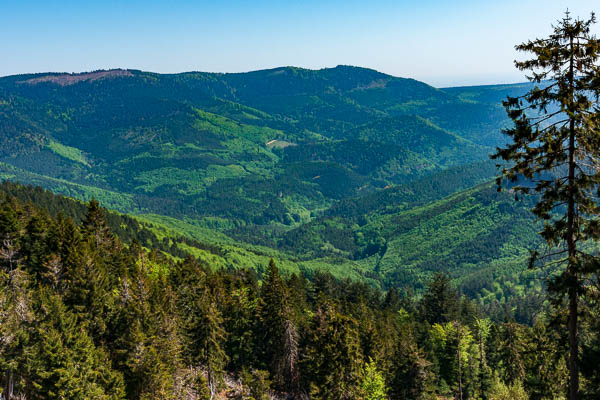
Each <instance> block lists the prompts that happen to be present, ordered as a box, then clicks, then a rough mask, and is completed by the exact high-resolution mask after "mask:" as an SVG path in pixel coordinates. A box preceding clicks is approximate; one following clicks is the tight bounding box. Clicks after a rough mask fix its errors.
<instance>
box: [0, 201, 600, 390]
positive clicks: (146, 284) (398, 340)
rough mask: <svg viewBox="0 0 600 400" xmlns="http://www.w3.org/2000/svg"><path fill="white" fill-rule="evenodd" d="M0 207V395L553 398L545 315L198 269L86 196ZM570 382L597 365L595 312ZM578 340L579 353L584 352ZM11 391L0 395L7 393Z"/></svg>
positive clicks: (447, 298)
mask: <svg viewBox="0 0 600 400" xmlns="http://www.w3.org/2000/svg"><path fill="white" fill-rule="evenodd" d="M64 206H65V210H64V212H63V213H62V214H57V215H56V216H54V217H53V216H50V214H49V212H48V210H46V209H43V208H39V207H35V206H33V205H32V204H31V203H23V202H21V201H19V200H17V199H16V198H15V197H12V196H5V198H4V199H3V200H2V202H1V203H0V236H1V237H2V238H3V241H2V248H1V250H2V251H1V259H0V285H1V289H2V290H0V334H1V336H0V338H1V341H0V379H1V381H2V389H1V390H2V393H3V396H4V397H8V398H14V396H22V397H21V398H32V399H33V398H44V399H80V398H94V399H157V398H161V399H169V398H173V399H182V398H183V399H200V398H215V399H217V398H224V397H223V396H226V395H227V396H233V397H236V396H237V398H246V399H247V398H254V399H260V398H268V397H267V396H269V395H271V396H277V397H278V398H286V397H289V398H303V397H304V398H308V397H310V398H312V399H332V400H333V399H336V400H337V399H385V398H389V399H428V398H434V396H436V395H437V396H444V397H452V396H458V397H459V398H463V399H468V398H473V399H474V398H489V399H508V398H527V397H526V396H529V397H530V398H532V399H550V398H560V397H561V396H562V394H564V393H565V390H566V364H565V353H566V348H565V346H564V341H563V333H562V332H561V331H560V330H555V329H554V328H553V325H552V324H549V323H548V322H550V321H552V320H553V318H554V317H558V318H560V315H547V314H545V313H542V314H540V315H538V317H537V318H536V319H535V323H534V324H533V325H532V326H530V325H521V324H518V323H516V322H511V321H506V322H502V321H498V322H492V321H490V320H489V319H487V318H485V317H484V316H483V313H482V310H481V309H480V308H479V306H478V305H477V304H476V303H473V302H472V301H470V300H468V299H467V298H466V297H461V296H460V295H459V293H458V292H457V291H456V289H454V287H453V285H452V284H451V282H450V280H449V279H448V278H447V277H446V276H445V275H443V274H436V275H435V276H434V277H433V278H432V279H431V280H430V281H429V283H428V285H427V287H426V289H425V291H424V294H423V296H419V297H415V296H413V295H411V294H410V292H404V291H399V290H397V289H395V288H393V289H390V290H389V291H387V293H382V292H380V291H379V290H377V289H374V288H373V287H372V286H370V285H366V284H361V283H358V282H355V281H351V280H341V281H340V280H336V279H334V278H333V277H332V276H331V275H329V274H326V273H318V274H315V275H313V276H311V277H310V279H307V277H306V276H304V275H302V274H300V275H298V274H290V275H282V274H280V272H279V269H278V268H277V266H276V264H275V263H274V262H273V261H271V262H270V263H269V265H268V266H265V270H264V273H263V274H261V275H257V274H256V273H255V272H254V271H252V270H248V269H239V270H226V269H216V270H215V269H213V268H211V266H210V265H204V264H202V263H199V262H198V261H197V260H196V259H194V258H192V257H188V258H186V259H185V260H182V261H170V259H169V258H168V257H165V255H164V253H162V252H160V251H157V250H151V251H147V250H144V249H143V248H142V247H140V246H139V244H138V243H137V242H136V241H132V243H131V244H130V245H125V244H124V243H123V242H122V241H121V240H119V238H118V237H117V236H115V235H114V233H113V232H112V230H111V229H110V228H109V227H108V224H107V221H106V218H105V214H104V212H103V211H102V209H101V208H100V207H99V206H98V203H97V202H95V201H92V202H90V203H89V204H88V205H87V208H86V210H85V214H84V215H83V217H82V218H81V222H80V223H79V224H76V223H74V222H73V220H72V219H71V218H70V217H65V215H68V214H71V213H73V211H71V210H69V209H68V203H67V204H65V205H64ZM590 307H592V309H590V311H593V312H591V313H590V314H589V318H586V324H588V325H587V326H589V330H586V335H585V337H586V340H585V346H586V351H585V356H586V357H587V358H588V361H589V362H588V364H587V365H588V366H587V369H586V370H585V372H584V374H585V379H584V382H583V391H584V393H586V394H588V395H589V396H590V398H594V396H595V395H596V393H595V390H596V388H597V385H595V382H598V379H599V378H598V376H600V375H599V374H600V371H599V370H598V359H597V354H598V353H597V352H596V350H597V348H598V343H599V340H600V339H599V338H598V335H597V332H598V331H597V330H594V327H595V326H597V325H598V323H599V322H598V319H595V318H594V317H593V316H597V315H598V310H596V309H595V308H594V307H596V305H592V304H590ZM587 349H589V350H587ZM11 396H13V397H11Z"/></svg>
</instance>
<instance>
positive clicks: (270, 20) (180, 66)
mask: <svg viewBox="0 0 600 400" xmlns="http://www.w3.org/2000/svg"><path fill="white" fill-rule="evenodd" d="M567 8H569V9H570V10H571V11H573V14H574V15H576V16H581V17H587V16H589V13H590V12H591V11H594V9H596V10H595V11H597V12H600V1H599V0H593V1H592V0H572V1H564V0H563V1H558V0H535V1H533V0H478V1H475V0H454V1H450V0H448V1H447V0H418V1H405V0H370V1H356V0H330V1H328V0H258V1H242V0H235V1H234V0H214V1H203V0H194V1H192V0H171V1H157V0H144V1H140V0H102V1H100V0H78V1H74V0H68V1H67V0H61V1H58V0H0V76H4V75H12V74H17V73H25V72H46V71H61V72H62V71H65V72H80V71H89V70H94V69H106V68H135V69H142V70H148V71H155V72H182V71H191V70H195V71H215V72H239V71H249V70H255V69H262V68H272V67H277V66H283V65H294V66H300V67H306V68H324V67H333V66H336V65H338V64H349V65H358V66H363V67H369V68H374V69H377V70H379V71H382V72H385V73H389V74H392V75H396V76H403V77H412V78H415V79H419V80H422V81H425V82H427V83H429V84H432V85H434V86H438V87H441V86H453V85H468V84H483V83H501V82H516V81H522V80H523V75H522V74H521V73H519V72H518V71H515V69H514V67H513V60H514V58H515V57H516V53H515V51H514V49H513V48H514V45H515V44H517V43H520V42H522V41H524V40H526V39H530V38H531V39H532V38H535V37H536V36H538V37H540V36H545V35H547V34H548V33H550V31H551V23H552V22H554V21H555V20H556V19H558V18H560V17H561V16H562V13H563V12H564V11H565V10H566V9H567ZM597 26H598V25H597ZM596 32H599V29H596Z"/></svg>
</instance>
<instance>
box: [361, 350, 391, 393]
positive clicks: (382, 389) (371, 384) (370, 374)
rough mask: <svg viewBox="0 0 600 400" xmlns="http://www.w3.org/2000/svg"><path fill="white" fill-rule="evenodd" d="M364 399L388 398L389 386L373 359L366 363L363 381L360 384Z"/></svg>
mask: <svg viewBox="0 0 600 400" xmlns="http://www.w3.org/2000/svg"><path fill="white" fill-rule="evenodd" d="M360 389H361V392H362V396H363V397H364V400H386V399H387V388H386V386H385V380H384V379H383V376H382V374H381V373H380V372H379V371H378V370H377V364H375V362H374V361H373V360H371V359H369V362H368V363H366V364H365V366H364V370H363V381H362V383H361V385H360Z"/></svg>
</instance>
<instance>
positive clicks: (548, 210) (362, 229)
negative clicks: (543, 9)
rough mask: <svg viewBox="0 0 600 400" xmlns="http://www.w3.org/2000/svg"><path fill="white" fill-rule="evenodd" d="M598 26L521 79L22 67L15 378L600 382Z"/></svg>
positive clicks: (583, 397)
mask: <svg viewBox="0 0 600 400" xmlns="http://www.w3.org/2000/svg"><path fill="white" fill-rule="evenodd" d="M597 29H598V25H597V24H596V17H595V15H594V14H593V13H592V14H591V15H590V14H588V17H587V18H579V17H576V16H575V15H573V14H571V13H570V12H569V11H567V12H566V13H564V14H563V15H560V16H559V18H558V20H556V21H555V22H554V23H553V24H552V25H551V30H550V31H549V32H550V34H548V35H547V36H540V38H537V39H533V38H530V40H528V38H523V40H524V41H523V43H521V44H517V46H516V47H515V49H516V51H517V52H518V53H519V55H520V57H519V58H518V60H517V61H515V63H514V65H515V67H516V69H517V70H518V71H520V72H522V73H523V74H524V76H526V77H527V79H528V81H527V82H525V83H515V84H500V85H483V86H482V85H480V86H459V87H448V88H442V89H439V88H434V87H433V86H430V85H428V84H426V83H423V82H421V81H418V80H415V79H408V78H398V77H395V76H392V75H387V74H384V73H381V72H378V71H375V70H373V69H368V68H360V67H352V66H347V65H340V66H337V67H335V68H324V69H318V70H312V69H304V68H298V67H281V68H275V69H266V70H258V71H253V72H247V73H208V72H188V73H177V74H159V73H152V72H146V71H141V70H133V69H110V70H97V71H91V72H82V73H36V74H20V75H9V76H4V77H0V399H1V400H43V399H56V400H86V399H90V400H92V399H93V400H125V399H127V400H155V399H165V400H167V399H173V400H179V399H182V400H201V399H202V400H225V399H240V400H242V399H248V400H250V399H252V400H271V399H272V400H287V399H299V400H405V399H406V400H450V399H455V400H470V399H473V400H560V399H564V400H594V399H596V400H597V399H600V251H599V250H600V200H599V198H600V39H598V38H597V37H596V36H595V35H594V32H597Z"/></svg>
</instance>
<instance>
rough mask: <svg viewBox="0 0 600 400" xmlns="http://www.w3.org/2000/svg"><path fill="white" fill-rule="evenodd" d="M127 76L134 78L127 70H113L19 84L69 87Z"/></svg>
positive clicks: (52, 76)
mask: <svg viewBox="0 0 600 400" xmlns="http://www.w3.org/2000/svg"><path fill="white" fill-rule="evenodd" d="M127 76H133V74H132V73H131V72H130V71H128V70H125V69H112V70H110V71H96V72H86V73H82V74H60V75H46V76H40V77H39V78H32V79H27V80H26V81H21V82H19V83H26V84H28V85H36V84H38V83H43V82H50V83H54V84H57V85H60V86H69V85H74V84H76V83H79V82H84V81H89V82H93V81H97V80H100V79H108V78H119V77H127Z"/></svg>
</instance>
